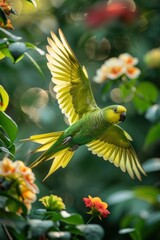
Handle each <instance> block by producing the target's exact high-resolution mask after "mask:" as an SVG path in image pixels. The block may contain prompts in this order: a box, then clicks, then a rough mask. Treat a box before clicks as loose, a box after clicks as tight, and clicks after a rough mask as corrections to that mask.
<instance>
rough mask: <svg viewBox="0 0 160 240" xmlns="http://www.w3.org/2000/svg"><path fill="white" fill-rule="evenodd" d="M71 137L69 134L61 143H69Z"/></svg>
mask: <svg viewBox="0 0 160 240" xmlns="http://www.w3.org/2000/svg"><path fill="white" fill-rule="evenodd" d="M71 139H72V137H71V136H69V137H66V138H65V139H64V140H63V141H62V144H63V145H65V144H67V143H69V142H70V140H71Z"/></svg>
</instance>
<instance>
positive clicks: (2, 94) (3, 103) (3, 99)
mask: <svg viewBox="0 0 160 240" xmlns="http://www.w3.org/2000/svg"><path fill="white" fill-rule="evenodd" d="M8 103H9V96H8V93H7V92H6V90H5V89H4V88H3V87H2V86H1V85H0V111H2V112H4V111H5V110H6V108H7V106H8Z"/></svg>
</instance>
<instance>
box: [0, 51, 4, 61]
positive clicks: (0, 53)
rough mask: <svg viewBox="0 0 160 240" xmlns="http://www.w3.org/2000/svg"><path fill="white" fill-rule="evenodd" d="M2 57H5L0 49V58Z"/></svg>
mask: <svg viewBox="0 0 160 240" xmlns="http://www.w3.org/2000/svg"><path fill="white" fill-rule="evenodd" d="M3 58H5V55H4V54H3V52H2V51H0V60H1V59H3Z"/></svg>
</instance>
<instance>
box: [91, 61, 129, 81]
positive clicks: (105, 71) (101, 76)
mask: <svg viewBox="0 0 160 240" xmlns="http://www.w3.org/2000/svg"><path fill="white" fill-rule="evenodd" d="M124 72H125V68H124V64H123V62H122V61H121V60H120V59H118V58H116V57H113V58H110V59H108V60H106V61H105V62H104V64H103V65H102V66H101V68H100V69H98V70H97V75H96V76H95V77H94V81H95V82H97V83H101V82H103V81H104V80H107V79H111V80H114V79H117V78H118V77H120V76H122V74H124Z"/></svg>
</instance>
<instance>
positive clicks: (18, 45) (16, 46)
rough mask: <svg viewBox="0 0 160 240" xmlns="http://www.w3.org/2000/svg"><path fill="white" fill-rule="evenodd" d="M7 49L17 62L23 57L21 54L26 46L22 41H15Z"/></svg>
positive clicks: (25, 49)
mask: <svg viewBox="0 0 160 240" xmlns="http://www.w3.org/2000/svg"><path fill="white" fill-rule="evenodd" d="M9 51H10V53H11V54H12V56H13V59H14V62H18V61H20V60H21V59H22V58H23V54H24V53H25V52H26V51H27V47H26V45H25V44H24V43H23V42H15V43H11V44H10V45H9Z"/></svg>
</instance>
